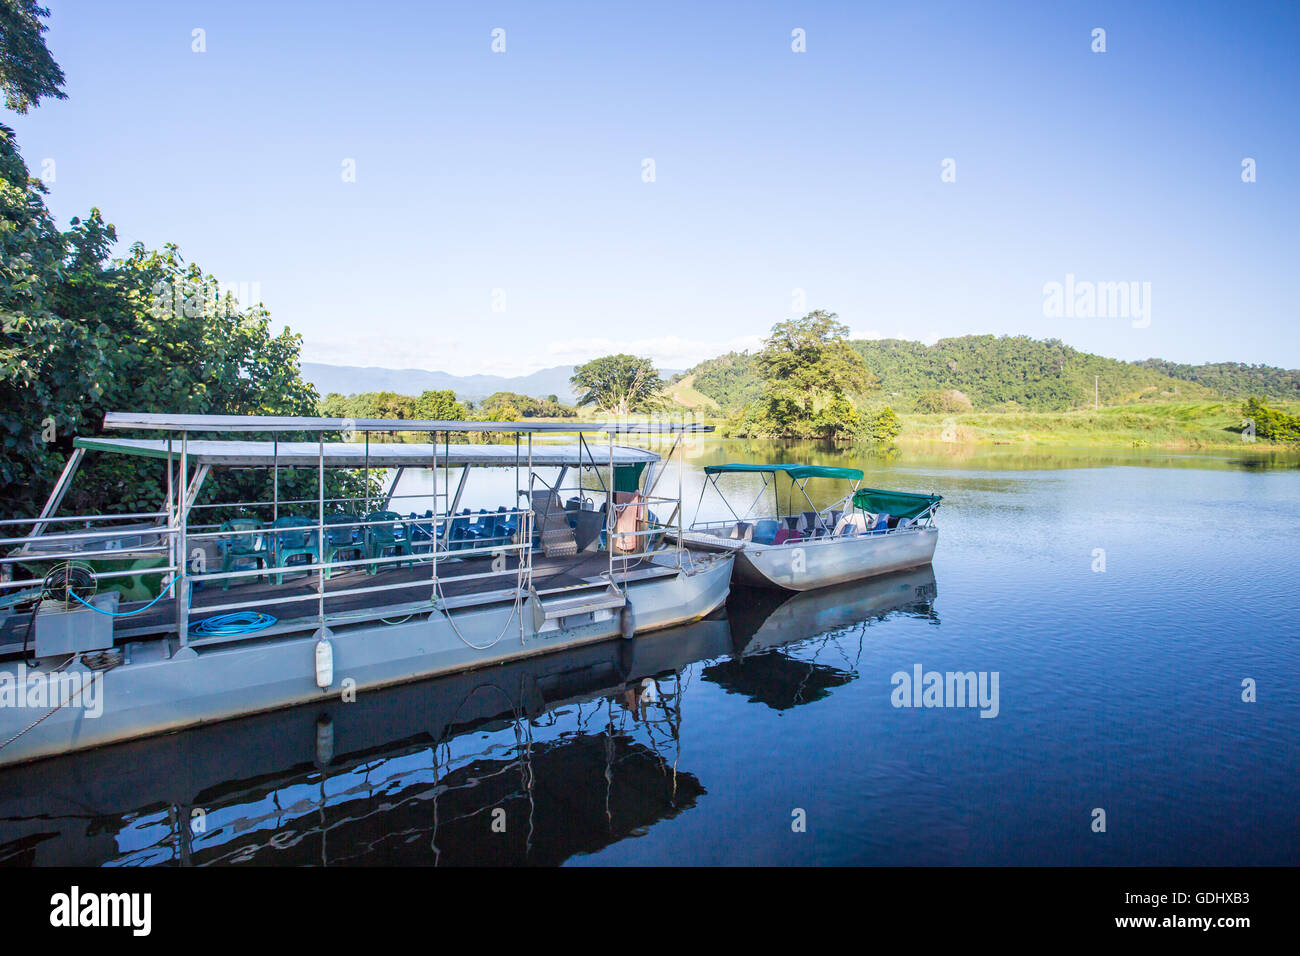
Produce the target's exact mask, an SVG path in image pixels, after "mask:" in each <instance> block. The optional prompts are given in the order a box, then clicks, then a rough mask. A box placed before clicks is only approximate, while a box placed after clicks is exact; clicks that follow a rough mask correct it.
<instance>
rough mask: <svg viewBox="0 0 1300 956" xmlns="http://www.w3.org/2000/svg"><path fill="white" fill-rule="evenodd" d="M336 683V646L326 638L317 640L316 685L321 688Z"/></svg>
mask: <svg viewBox="0 0 1300 956" xmlns="http://www.w3.org/2000/svg"><path fill="white" fill-rule="evenodd" d="M332 683H334V648H333V647H332V646H331V645H330V642H329V641H328V640H327V639H326V638H323V637H322V638H321V639H320V640H319V641H317V642H316V686H317V687H319V688H320V689H321V690H324V689H325V688H326V687H329V685H330V684H332Z"/></svg>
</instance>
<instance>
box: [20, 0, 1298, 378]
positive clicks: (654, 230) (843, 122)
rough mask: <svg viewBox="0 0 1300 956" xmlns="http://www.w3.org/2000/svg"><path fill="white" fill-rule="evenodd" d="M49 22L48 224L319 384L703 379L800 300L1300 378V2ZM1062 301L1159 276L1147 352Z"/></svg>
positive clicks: (113, 8)
mask: <svg viewBox="0 0 1300 956" xmlns="http://www.w3.org/2000/svg"><path fill="white" fill-rule="evenodd" d="M46 2H47V3H48V5H49V6H50V7H51V10H52V16H51V20H50V32H49V33H48V35H47V41H48V43H49V46H50V48H51V50H52V51H53V53H54V55H55V57H56V58H57V60H58V61H59V63H60V64H61V65H62V67H63V69H64V71H65V73H66V74H67V77H68V82H67V87H66V90H67V93H68V97H69V98H68V100H66V101H62V102H58V101H55V102H48V103H46V104H43V105H42V106H40V107H39V108H38V109H36V110H33V111H32V112H31V113H29V114H28V115H27V116H16V115H14V114H12V113H9V112H7V111H6V113H5V116H4V117H3V119H4V122H6V123H9V124H10V125H12V126H13V127H14V128H15V129H16V131H17V134H18V141H19V145H20V147H21V149H22V151H23V154H24V156H25V157H26V159H27V161H28V164H29V166H30V167H31V168H32V170H33V172H36V173H39V172H40V170H41V169H42V161H43V160H45V159H53V160H54V170H55V176H56V178H55V181H54V183H53V185H52V186H51V194H50V196H49V203H50V206H51V207H52V209H53V211H54V213H55V214H56V216H57V217H58V218H59V220H61V221H63V222H65V223H66V221H67V220H68V219H70V218H71V217H72V216H74V215H78V214H83V213H84V212H85V211H86V210H87V209H89V207H91V206H92V205H96V206H99V207H100V208H101V209H102V210H103V212H104V215H105V217H106V218H107V219H108V220H109V221H110V222H113V223H114V224H116V225H117V227H118V229H119V231H120V234H121V235H122V236H123V237H125V239H126V240H128V241H129V240H136V239H138V240H141V241H143V242H145V243H146V244H149V245H151V246H158V245H161V244H162V243H164V242H167V241H175V242H178V243H179V244H180V246H181V248H182V251H183V253H184V254H185V255H186V257H187V258H188V259H190V260H193V261H197V262H199V263H200V264H201V265H202V266H203V267H204V269H206V270H207V271H209V272H211V273H213V274H215V275H216V276H218V278H220V279H222V280H223V281H225V282H228V283H233V284H238V283H247V284H248V286H247V288H248V289H249V291H250V293H251V292H252V291H253V290H254V289H255V290H256V291H257V292H258V293H260V298H261V299H262V300H263V301H264V302H265V304H266V305H267V307H268V308H269V309H270V310H271V313H272V315H273V317H274V319H275V320H276V322H277V324H279V323H287V324H288V325H289V326H290V327H292V328H293V329H294V330H295V331H298V332H300V333H302V335H303V337H304V358H305V359H307V360H309V361H311V360H314V361H328V362H335V363H340V364H375V365H385V366H390V367H419V368H431V369H442V370H446V371H450V372H456V373H462V374H463V373H469V372H498V373H505V374H514V373H519V372H525V371H531V370H533V369H537V368H541V367H544V366H549V365H558V364H564V363H568V362H572V361H575V360H582V359H585V358H589V357H591V356H593V355H597V354H602V353H604V352H607V351H611V350H615V349H619V350H629V351H634V352H638V353H640V354H648V355H651V356H653V357H654V358H655V359H656V360H658V361H659V363H660V365H661V366H662V367H669V368H677V367H683V366H685V365H687V364H689V363H691V362H694V361H696V360H698V359H700V358H702V357H706V356H708V355H711V354H716V353H717V352H719V351H723V350H725V349H726V348H729V347H736V346H740V347H743V346H746V345H752V344H754V343H756V342H757V340H758V339H759V338H760V337H761V336H762V334H763V333H765V332H766V331H767V330H768V329H769V328H770V327H771V325H772V324H773V323H775V322H777V321H780V320H782V319H785V318H787V317H789V316H790V315H791V313H792V308H793V307H794V305H795V303H794V301H793V290H795V289H803V290H805V293H806V302H807V308H808V309H810V310H811V309H814V308H825V309H828V310H831V311H835V312H838V313H839V315H840V317H841V319H842V320H844V321H845V322H847V323H848V324H849V326H850V327H851V328H852V329H853V331H854V332H855V333H856V334H858V335H886V336H901V337H907V338H913V339H919V340H923V341H932V340H934V339H936V338H938V337H941V336H951V335H962V334H967V333H975V332H993V333H998V334H1002V333H1007V334H1015V333H1024V334H1028V335H1032V336H1036V337H1058V338H1061V339H1063V340H1064V341H1065V342H1067V343H1068V344H1071V345H1073V346H1075V347H1078V348H1081V349H1086V350H1089V351H1095V352H1099V353H1102V354H1105V355H1111V356H1115V357H1118V358H1125V359H1140V358H1146V357H1149V356H1160V357H1164V358H1169V359H1173V360H1178V361H1186V362H1202V361H1218V360H1236V361H1246V362H1267V363H1270V364H1280V365H1286V366H1288V367H1296V366H1300V332H1298V331H1297V309H1296V302H1297V292H1298V291H1300V290H1298V288H1297V286H1298V285H1300V280H1298V279H1297V276H1300V268H1297V262H1298V261H1300V255H1298V253H1300V242H1298V241H1297V228H1296V222H1295V216H1296V213H1297V210H1300V203H1298V202H1297V199H1300V151H1298V149H1297V147H1298V146H1300V142H1298V141H1300V133H1298V131H1297V126H1298V121H1297V116H1298V115H1300V110H1298V109H1297V107H1298V106H1300V102H1298V99H1300V97H1298V95H1297V94H1298V93H1300V76H1298V74H1300V56H1297V51H1300V5H1297V4H1295V3H1286V4H1268V3H1252V2H1248V3H1217V4H1208V3H1192V2H1181V3H1164V4H1158V3H1133V2H1121V3H1074V4H1070V3H1065V4H1057V3H1025V4H1002V5H991V4H976V3H965V2H953V3H918V4H912V3H903V4H899V3H890V4H874V3H873V4H867V3H844V4H832V3H823V4H815V5H812V4H755V3H735V4H707V5H705V4H695V3H681V4H676V3H668V2H655V3H650V4H617V5H616V4H601V3H589V4H562V3H520V4H500V3H479V4H472V3H465V4H435V3H424V2H401V0H398V2H389V3H355V2H313V3H305V2H303V3H281V2H267V0H262V2H257V3H253V2H244V0H221V2H215V0H214V2H181V0H173V2H162V0H158V2H144V0H114V2H112V3H104V2H93V0H46ZM1097 27H1101V28H1104V29H1105V30H1106V47H1107V49H1106V52H1105V53H1094V52H1092V50H1091V45H1092V42H1093V41H1092V36H1091V34H1092V30H1093V29H1094V28H1097ZM195 28H201V29H202V30H204V31H205V33H206V37H205V39H206V47H207V50H206V52H204V53H195V52H192V49H191V47H192V44H193V39H192V31H193V30H194V29H195ZM494 28H502V29H504V30H505V31H506V34H505V39H506V52H505V53H493V52H492V49H491V44H492V35H491V34H492V31H493V29H494ZM796 28H800V29H803V30H804V31H805V32H806V38H807V39H806V45H807V52H805V53H795V52H793V51H792V49H791V44H792V39H791V32H792V30H794V29H796ZM1245 157H1251V158H1253V159H1254V160H1255V161H1256V163H1257V177H1258V181H1257V182H1255V183H1251V184H1247V183H1243V182H1242V179H1241V163H1242V160H1243V158H1245ZM647 158H649V159H653V160H654V163H655V181H654V182H653V183H647V182H643V180H642V163H643V160H644V159H647ZM947 158H951V159H953V160H955V163H956V167H955V168H956V174H957V175H956V181H955V182H951V183H945V182H941V180H940V173H941V171H942V167H941V164H942V162H943V161H944V160H945V159H947ZM346 159H353V160H355V163H356V181H355V182H344V181H343V177H342V175H341V174H342V171H343V162H344V160H346ZM1067 274H1073V275H1074V276H1075V277H1076V280H1077V281H1094V282H1111V281H1136V282H1149V283H1151V302H1150V306H1151V308H1150V324H1149V326H1148V327H1145V328H1134V327H1133V323H1132V322H1131V321H1129V320H1126V319H1123V318H1092V319H1089V318H1077V317H1061V318H1049V317H1046V316H1045V315H1044V307H1043V301H1044V294H1043V287H1044V284H1045V283H1049V282H1053V281H1056V282H1064V281H1065V277H1066V275H1067ZM494 290H503V291H504V299H503V300H502V298H501V297H500V296H498V297H497V298H496V299H494ZM502 302H504V307H505V309H504V311H494V303H495V304H496V305H497V306H498V307H499V306H500V305H501V304H502Z"/></svg>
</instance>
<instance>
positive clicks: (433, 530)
mask: <svg viewBox="0 0 1300 956" xmlns="http://www.w3.org/2000/svg"><path fill="white" fill-rule="evenodd" d="M429 437H430V438H432V439H433V441H432V442H431V443H430V445H429V447H430V448H431V449H432V450H433V467H432V468H431V469H430V471H431V472H432V473H433V521H432V522H431V523H430V525H429V561H430V563H431V564H432V565H433V572H432V575H433V583H432V584H431V585H430V587H429V603H430V604H434V603H436V602H437V600H438V433H437V432H434V433H433V434H432V435H430V436H429ZM406 534H407V539H408V541H407V546H408V547H410V541H409V539H410V536H411V533H410V531H409V530H408V531H407V533H406ZM411 550H412V552H414V550H415V549H414V548H412V549H411Z"/></svg>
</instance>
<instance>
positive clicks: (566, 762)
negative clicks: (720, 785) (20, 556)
mask: <svg viewBox="0 0 1300 956" xmlns="http://www.w3.org/2000/svg"><path fill="white" fill-rule="evenodd" d="M730 647H731V632H730V629H729V627H728V624H727V621H726V619H725V617H716V618H712V619H706V620H703V621H700V622H697V623H695V624H691V625H686V626H684V627H681V628H678V629H675V630H672V631H669V632H665V633H664V634H662V635H647V636H645V637H640V638H636V639H634V640H631V641H619V642H605V643H602V644H597V645H592V646H589V647H585V648H577V649H574V650H572V651H570V652H562V653H558V654H554V655H547V656H543V657H537V658H531V659H526V660H520V661H517V662H514V663H511V664H505V665H502V666H500V667H494V668H488V669H483V670H479V671H474V672H470V673H464V674H457V675H451V676H447V677H443V678H437V679H434V680H430V681H423V682H420V683H413V684H407V685H402V686H398V687H394V688H389V689H386V690H383V691H377V692H373V693H362V694H359V695H358V696H357V698H356V700H355V702H352V703H342V702H339V701H337V700H334V701H333V702H332V703H328V704H322V705H320V706H305V707H298V708H294V709H291V710H287V711H277V712H271V713H265V714H261V715H257V716H253V717H248V718H243V719H240V720H235V721H229V722H224V723H220V724H214V725H210V726H206V727H201V728H196V729H194V730H190V731H185V732H181V733H176V734H170V735H166V736H160V737H153V738H147V739H143V740H139V741H133V742H127V743H123V744H118V745H114V746H111V747H106V748H100V749H96V750H92V751H87V752H84V753H79V754H69V755H66V756H63V757H57V758H53V759H50V760H46V761H41V762H39V763H36V764H30V765H27V766H25V767H22V768H16V769H14V770H10V771H5V772H3V773H0V863H5V864H10V865H13V864H19V865H22V864H37V865H45V866H50V865H65V866H66V865H103V864H108V865H127V864H141V863H152V864H157V863H178V862H179V863H186V864H194V865H207V864H211V863H239V862H252V863H259V864H267V863H270V864H276V865H282V864H302V863H369V862H375V861H379V862H383V863H386V864H398V863H443V864H447V863H453V864H454V863H467V862H473V863H559V862H562V861H563V860H565V859H567V858H568V857H570V856H573V855H574V854H579V853H591V852H595V851H596V850H599V849H600V848H602V847H604V846H607V845H609V844H611V843H614V842H616V841H618V840H620V839H622V838H623V837H625V836H627V835H629V834H631V833H634V832H638V831H642V830H644V829H645V828H647V827H650V826H652V825H654V824H655V823H657V822H658V821H660V820H663V819H667V818H669V817H672V816H675V815H676V814H677V813H680V812H681V811H682V810H683V809H686V808H689V807H690V806H692V805H694V803H695V801H696V800H697V799H698V798H699V797H700V796H701V795H702V794H703V793H704V792H705V791H704V787H703V785H702V784H701V783H700V781H699V780H698V779H697V778H696V777H695V776H693V775H692V774H690V773H688V772H685V771H684V770H678V769H676V755H675V753H667V754H661V752H660V751H661V750H665V749H669V750H671V749H672V748H675V746H676V740H677V734H678V731H679V722H680V711H679V709H678V701H679V696H680V688H678V687H677V686H676V684H675V681H674V672H675V671H678V670H680V669H681V668H683V667H685V666H686V665H688V664H689V663H691V662H693V661H696V660H699V659H701V658H709V657H716V656H719V655H723V654H726V653H729V651H730ZM633 711H635V712H633ZM575 712H576V718H577V724H578V728H579V729H578V732H577V733H572V732H565V733H560V732H558V730H557V732H556V733H555V735H554V736H553V737H548V736H547V734H546V731H547V728H548V727H550V726H556V727H558V720H559V715H560V714H564V715H566V717H573V716H574V714H575ZM629 721H630V722H631V724H629ZM571 724H572V721H569V724H568V726H571ZM498 810H502V811H504V816H498V815H496V813H495V811H498ZM498 821H499V822H502V823H504V829H503V831H502V832H497V831H495V830H494V829H493V824H494V822H498Z"/></svg>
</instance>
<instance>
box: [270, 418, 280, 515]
mask: <svg viewBox="0 0 1300 956" xmlns="http://www.w3.org/2000/svg"><path fill="white" fill-rule="evenodd" d="M278 520H280V433H279V432H273V433H272V434H271V524H272V525H274V524H275V523H276V522H277V521H278ZM272 540H274V539H272Z"/></svg>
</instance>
